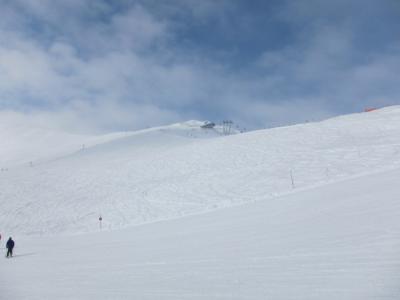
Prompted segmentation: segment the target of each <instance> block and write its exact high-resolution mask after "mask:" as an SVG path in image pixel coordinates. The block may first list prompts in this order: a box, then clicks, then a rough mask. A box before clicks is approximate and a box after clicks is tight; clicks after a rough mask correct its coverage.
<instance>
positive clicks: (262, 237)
mask: <svg viewBox="0 0 400 300" xmlns="http://www.w3.org/2000/svg"><path fill="white" fill-rule="evenodd" d="M399 177H400V171H399V170H398V169H397V170H392V171H386V172H382V173H379V174H374V175H368V176H364V177H359V178H354V179H350V180H344V181H341V182H336V183H332V184H328V185H324V186H321V187H316V188H313V189H309V190H304V191H297V192H295V193H292V194H290V195H286V196H282V197H277V198H274V199H268V200H266V201H259V202H256V203H249V204H245V205H242V206H237V207H233V208H227V209H223V210H218V211H215V212H210V213H208V214H202V215H197V216H187V217H185V218H180V219H176V220H170V221H163V222H158V223H153V224H147V225H142V226H137V227H133V228H129V229H124V230H117V231H103V232H99V233H90V234H84V235H76V236H58V237H56V236H54V237H35V238H33V237H30V238H21V237H18V236H17V237H16V242H17V246H16V249H15V254H16V256H15V257H14V258H13V259H8V260H7V259H2V260H0V270H1V272H0V276H1V280H0V290H1V296H0V298H1V299H96V300H98V299H152V300H153V299H154V300H158V299H171V300H172V299H174V300H175V299H207V300H210V299H257V300H258V299H274V300H279V299H282V300H288V299H296V300H299V299H301V300H313V299H315V300H320V299H324V300H337V299H349V300H350V299H351V300H372V299H374V300H375V299H393V300H395V299H399V297H400V288H399V282H400V234H399V232H400V201H399V195H400V185H399V184H398V178H399Z"/></svg>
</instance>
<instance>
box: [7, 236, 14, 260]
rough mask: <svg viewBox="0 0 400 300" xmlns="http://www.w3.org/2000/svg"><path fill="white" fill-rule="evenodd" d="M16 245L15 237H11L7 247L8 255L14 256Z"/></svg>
mask: <svg viewBox="0 0 400 300" xmlns="http://www.w3.org/2000/svg"><path fill="white" fill-rule="evenodd" d="M14 246H15V243H14V241H13V239H12V238H11V237H10V238H9V239H8V241H7V244H6V247H7V249H8V250H7V256H6V257H12V254H13V249H14Z"/></svg>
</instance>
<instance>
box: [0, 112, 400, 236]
mask: <svg viewBox="0 0 400 300" xmlns="http://www.w3.org/2000/svg"><path fill="white" fill-rule="evenodd" d="M199 124H200V123H196V122H190V123H184V124H175V125H172V126H165V127H160V128H155V129H148V130H144V131H140V132H137V133H130V134H129V135H128V136H124V137H120V138H118V139H113V140H112V141H109V142H108V143H102V144H98V145H96V146H93V147H87V148H86V149H84V150H80V151H74V152H72V153H69V155H63V156H62V157H59V158H58V159H52V160H48V161H45V162H42V163H38V164H35V163H34V164H33V167H30V166H29V165H28V164H26V165H22V166H15V167H13V168H12V167H10V168H9V169H8V171H3V172H0V228H1V229H2V231H3V232H13V233H21V234H29V235H31V234H36V235H48V234H59V233H77V232H93V231H96V230H98V228H99V226H98V218H99V216H100V215H102V217H103V228H105V229H118V228H123V227H127V226H130V225H135V224H142V223H146V222H152V221H156V220H163V219H169V218H176V217H180V216H182V215H188V214H196V213H199V212H205V211H210V210H214V209H216V208H221V207H227V206H231V205H235V204H241V203H248V202H255V201H268V200H269V199H274V198H275V197H276V196H278V195H282V194H285V193H288V192H293V191H296V190H298V189H303V188H310V187H312V186H316V185H320V184H325V183H327V182H334V181H337V180H344V179H346V178H349V177H352V176H359V175H362V174H368V173H370V172H375V171H379V170H383V169H389V168H396V167H399V166H400V139H399V136H400V107H399V106H394V107H389V108H386V109H382V110H379V111H374V112H370V113H360V114H354V115H349V116H343V117H339V118H334V119H331V120H327V121H324V122H320V123H308V124H300V125H297V126H290V127H282V128H275V129H269V130H260V131H255V132H249V133H245V134H236V135H232V136H221V135H219V134H218V133H217V132H215V131H213V130H211V131H210V130H202V129H201V128H200V127H199ZM49 148H51V147H50V146H49ZM292 178H293V184H292ZM293 187H294V188H293Z"/></svg>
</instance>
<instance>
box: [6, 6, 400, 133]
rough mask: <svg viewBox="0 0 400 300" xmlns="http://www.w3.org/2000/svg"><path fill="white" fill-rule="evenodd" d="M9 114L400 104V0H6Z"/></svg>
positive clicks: (131, 122) (284, 119) (71, 119)
mask: <svg viewBox="0 0 400 300" xmlns="http://www.w3.org/2000/svg"><path fill="white" fill-rule="evenodd" d="M0 3H1V11H0V116H1V115H2V114H5V113H7V114H8V115H9V114H10V113H11V114H15V115H21V114H22V115H24V116H26V117H29V118H31V119H32V120H36V121H40V122H42V123H48V124H53V125H54V126H61V127H65V128H70V129H73V130H84V131H113V130H127V129H137V128H143V127H148V126H155V125H160V124H168V123H173V122H178V121H184V120H189V119H201V120H212V121H215V122H218V121H220V120H223V119H232V120H233V121H234V122H235V123H237V124H238V125H240V126H241V127H246V128H249V129H255V128H265V127H271V126H278V125H286V124H293V123H297V122H303V121H305V120H320V119H323V118H327V117H331V116H335V115H338V114H343V113H351V112H359V111H362V110H363V109H364V108H365V107H382V106H385V105H393V104H398V101H399V94H400V79H399V77H398V70H400V55H399V53H400V38H399V37H400V2H399V1H398V0H381V1H376V0H347V1H345V0H337V1H328V0H326V1H325V0H320V1H317V0H303V1H285V0H281V1H276V0H271V1H267V0H264V1H258V0H253V1H246V0H214V1H211V0H201V1H199V0H197V1H195V0H165V1H157V0H120V1H111V0H96V1H94V0H92V1H89V0H58V1H51V0H13V1H10V0H0Z"/></svg>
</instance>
